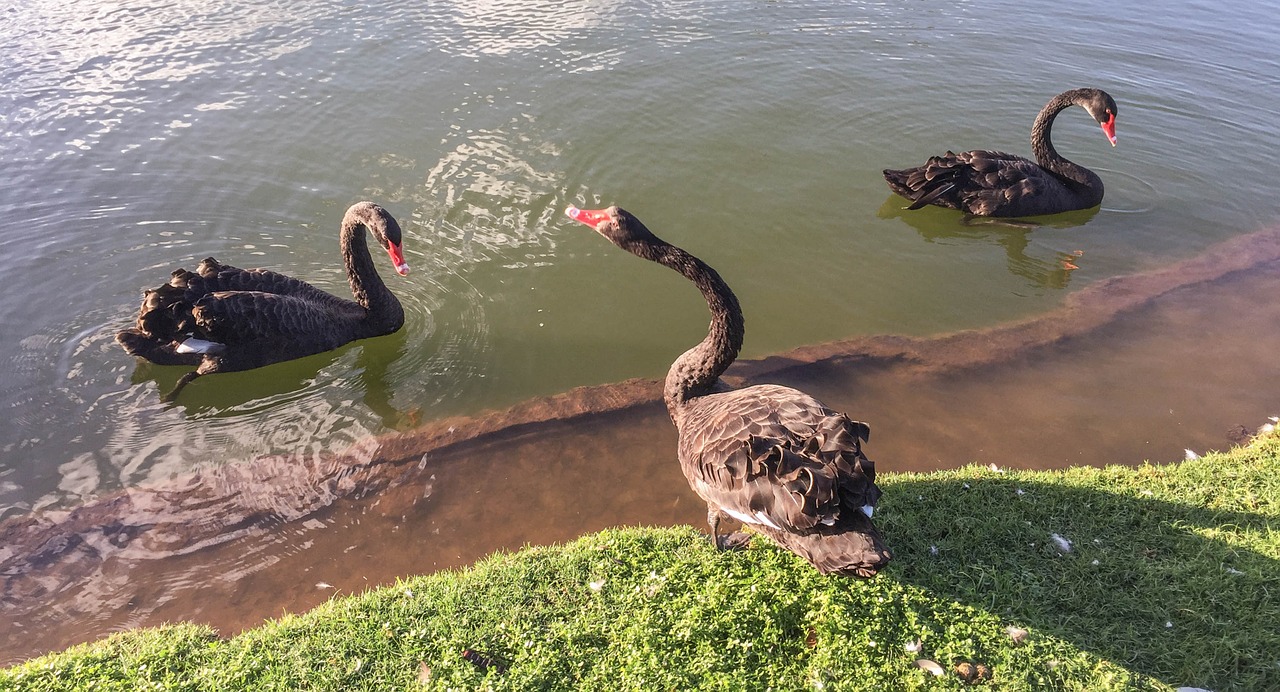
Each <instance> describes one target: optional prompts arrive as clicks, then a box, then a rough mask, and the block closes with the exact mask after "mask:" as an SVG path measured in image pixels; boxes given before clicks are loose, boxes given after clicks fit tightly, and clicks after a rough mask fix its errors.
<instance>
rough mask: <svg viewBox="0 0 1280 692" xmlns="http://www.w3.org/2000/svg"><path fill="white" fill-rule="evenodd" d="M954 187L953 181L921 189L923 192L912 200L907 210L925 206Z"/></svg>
mask: <svg viewBox="0 0 1280 692" xmlns="http://www.w3.org/2000/svg"><path fill="white" fill-rule="evenodd" d="M955 188H956V184H955V183H946V184H944V185H938V186H937V187H934V188H933V189H927V188H926V189H924V190H922V191H921V192H922V193H923V194H921V195H920V196H919V197H917V198H916V200H915V201H914V202H912V203H911V205H910V206H908V207H907V211H915V210H916V209H921V208H924V207H927V206H929V205H930V204H933V203H934V202H936V201H937V200H938V199H940V198H941V197H942V196H943V195H945V194H947V193H948V192H951V191H952V190H954V189H955Z"/></svg>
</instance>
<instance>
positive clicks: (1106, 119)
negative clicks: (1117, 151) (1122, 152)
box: [1076, 89, 1120, 147]
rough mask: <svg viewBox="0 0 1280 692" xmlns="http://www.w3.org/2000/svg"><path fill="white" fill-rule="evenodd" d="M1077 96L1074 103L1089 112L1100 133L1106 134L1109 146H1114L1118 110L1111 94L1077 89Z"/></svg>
mask: <svg viewBox="0 0 1280 692" xmlns="http://www.w3.org/2000/svg"><path fill="white" fill-rule="evenodd" d="M1077 91H1078V92H1079V96H1077V97H1076V103H1078V104H1080V106H1081V107H1083V108H1084V109H1085V110H1087V111H1089V115H1092V116H1093V119H1094V120H1097V121H1098V124H1099V125H1101V126H1102V131H1103V132H1104V133H1106V135H1107V139H1108V140H1109V141H1110V142H1111V146H1113V147H1114V146H1115V145H1116V115H1117V114H1118V113H1119V112H1120V110H1119V109H1118V108H1117V107H1116V100H1115V99H1113V98H1111V94H1108V93H1107V92H1105V91H1103V90H1101V89H1078V90H1077Z"/></svg>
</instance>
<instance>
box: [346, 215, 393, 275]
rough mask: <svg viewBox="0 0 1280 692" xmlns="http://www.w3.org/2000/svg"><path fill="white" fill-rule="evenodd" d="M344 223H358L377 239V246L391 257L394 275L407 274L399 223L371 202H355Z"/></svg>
mask: <svg viewBox="0 0 1280 692" xmlns="http://www.w3.org/2000/svg"><path fill="white" fill-rule="evenodd" d="M346 221H350V222H353V223H359V224H361V225H363V226H364V227H365V228H367V229H368V230H369V232H370V233H372V234H373V237H374V238H377V239H378V244H379V245H381V246H382V249H383V250H386V251H387V255H388V256H389V257H391V264H392V266H394V267H395V268H396V273H397V274H399V275H400V276H405V275H407V274H408V273H409V264H408V263H407V262H405V261H404V250H403V249H401V242H403V236H402V234H401V231H400V223H399V222H397V221H396V219H395V217H394V216H392V215H391V214H390V213H388V212H387V210H386V209H383V208H382V207H380V206H378V205H376V204H374V203H373V202H356V203H355V204H353V205H351V208H350V209H347V215H346V219H345V220H344V223H345V222H346Z"/></svg>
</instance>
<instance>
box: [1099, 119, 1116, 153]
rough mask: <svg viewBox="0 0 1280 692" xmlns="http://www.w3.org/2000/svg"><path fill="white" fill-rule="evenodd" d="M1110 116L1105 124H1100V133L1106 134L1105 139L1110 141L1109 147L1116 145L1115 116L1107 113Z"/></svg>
mask: <svg viewBox="0 0 1280 692" xmlns="http://www.w3.org/2000/svg"><path fill="white" fill-rule="evenodd" d="M1107 115H1109V116H1111V117H1110V118H1108V119H1107V122H1105V123H1102V131H1103V132H1105V133H1106V135H1107V139H1109V140H1111V146H1113V147H1114V146H1115V145H1116V114H1115V113H1108V114H1107Z"/></svg>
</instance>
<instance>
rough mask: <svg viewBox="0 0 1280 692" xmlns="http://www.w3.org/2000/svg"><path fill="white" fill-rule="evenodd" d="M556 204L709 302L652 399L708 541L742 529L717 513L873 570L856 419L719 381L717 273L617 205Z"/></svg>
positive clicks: (870, 488)
mask: <svg viewBox="0 0 1280 692" xmlns="http://www.w3.org/2000/svg"><path fill="white" fill-rule="evenodd" d="M567 213H568V215H569V216H570V218H573V219H575V220H577V221H580V222H582V223H584V224H586V225H588V226H591V227H592V228H594V229H595V230H596V232H597V233H599V234H600V235H602V236H604V237H605V238H607V239H609V241H610V242H612V243H613V244H614V245H617V246H618V247H620V248H622V249H624V250H626V251H628V252H630V253H632V254H634V255H636V256H637V257H642V258H644V259H647V260H651V261H653V262H657V263H658V264H661V265H663V266H665V267H669V268H671V269H674V270H675V271H677V272H679V273H680V274H681V275H682V276H684V277H685V278H686V279H689V280H690V281H692V282H693V283H694V285H696V286H697V287H698V289H699V290H700V291H702V295H703V297H704V298H705V299H706V301H707V307H709V308H710V309H711V326H710V329H709V330H708V333H707V337H706V338H705V339H703V340H702V342H701V343H699V344H698V345H697V346H694V347H693V348H691V349H689V350H688V351H686V352H685V353H684V354H683V355H681V356H680V357H679V358H677V359H676V361H675V362H674V363H672V365H671V370H670V371H669V372H668V373H667V379H666V385H665V388H664V392H663V399H664V400H665V402H666V404H667V412H668V413H669V414H670V415H671V420H672V422H674V423H675V425H676V430H677V431H678V432H679V439H680V442H679V452H678V456H679V459H680V467H681V469H682V470H683V471H684V475H685V478H687V479H688V481H689V485H690V486H692V487H693V490H694V492H696V493H697V494H698V495H699V496H700V497H702V499H703V500H705V501H706V503H707V521H708V523H709V524H710V525H711V536H712V539H713V540H714V541H715V542H716V545H717V546H719V547H722V548H724V547H730V546H731V545H736V544H740V543H741V542H742V539H743V536H741V535H740V534H735V535H733V536H729V537H727V538H726V539H722V538H721V537H720V533H719V528H720V526H719V525H720V519H721V516H722V514H724V515H728V516H731V517H733V518H735V519H738V520H739V521H741V522H743V523H744V524H746V525H748V526H750V527H751V528H752V529H754V530H756V531H758V532H760V533H762V534H764V535H765V536H767V537H769V538H770V539H772V540H773V541H775V542H776V543H778V544H779V545H781V546H782V547H783V548H786V549H787V550H790V551H792V552H793V553H796V554H797V555H799V556H801V557H803V558H804V559H806V560H808V561H809V562H810V563H811V564H813V566H814V567H816V568H818V570H819V571H821V572H822V573H823V574H829V573H836V574H856V575H859V576H864V577H870V576H873V575H875V573H876V572H877V571H878V570H879V569H880V568H882V567H883V566H884V565H885V564H887V563H888V561H889V559H890V555H889V552H888V551H887V550H886V549H885V548H884V545H883V542H882V540H881V538H880V534H879V532H878V531H877V530H876V528H875V526H874V525H873V524H872V523H871V513H872V512H871V510H872V508H873V507H874V506H875V504H876V502H877V500H878V499H879V497H880V488H878V487H877V486H876V484H875V465H874V464H873V463H872V462H871V461H869V460H868V459H867V457H866V456H864V455H863V453H862V446H861V443H862V442H863V441H866V439H867V437H868V435H869V434H870V432H871V429H870V428H869V427H868V426H867V424H865V423H859V422H857V421H853V420H850V419H849V418H848V417H846V416H844V415H843V414H840V413H836V412H835V411H832V410H831V409H828V408H827V407H826V406H823V405H822V404H821V403H820V402H819V401H818V400H816V399H814V398H813V397H811V396H809V395H808V394H805V393H804V392H801V391H798V390H795V389H791V388H790V387H782V386H779V385H768V384H766V385H756V386H753V387H746V388H743V389H731V388H730V387H729V386H728V385H726V384H725V383H724V382H722V381H720V379H719V378H720V375H721V374H722V373H723V372H724V371H725V369H726V368H728V367H729V364H730V363H732V362H733V360H734V359H735V358H736V357H737V356H738V351H739V350H740V349H741V348H742V336H743V323H742V309H741V308H740V307H739V306H738V299H737V297H735V296H734V295H733V291H731V290H729V287H728V286H727V285H726V284H725V282H724V280H722V279H721V278H720V275H719V274H717V273H716V271H715V270H714V269H712V268H711V267H709V266H707V265H706V264H705V263H704V262H703V261H702V260H700V259H698V258H697V257H694V256H693V255H690V254H689V253H688V252H685V251H684V250H682V249H680V248H678V247H676V246H674V245H671V244H669V243H666V242H664V241H663V240H661V239H659V238H657V237H656V236H654V235H653V233H651V232H650V231H649V229H647V228H645V227H644V224H642V223H640V221H639V220H637V219H636V217H634V216H632V215H631V214H629V213H627V212H626V211H624V210H622V209H619V208H617V207H609V208H608V209H601V210H595V211H587V210H581V209H577V208H575V207H570V208H569V209H568V210H567Z"/></svg>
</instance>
